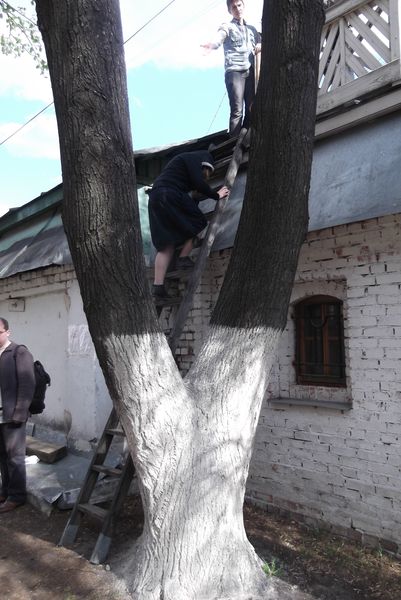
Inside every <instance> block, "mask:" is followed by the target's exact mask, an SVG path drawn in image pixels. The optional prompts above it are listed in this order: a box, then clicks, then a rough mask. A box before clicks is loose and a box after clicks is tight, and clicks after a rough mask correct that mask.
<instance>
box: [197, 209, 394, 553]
mask: <svg viewBox="0 0 401 600" xmlns="http://www.w3.org/2000/svg"><path fill="white" fill-rule="evenodd" d="M229 256H230V251H229V250H225V251H221V252H219V253H215V254H213V255H212V256H211V259H210V266H209V269H208V271H207V272H206V273H205V276H204V281H203V285H202V286H201V288H200V292H199V296H198V297H199V300H200V303H198V304H197V306H201V307H202V311H203V312H202V330H201V331H199V329H198V328H199V323H197V324H196V326H194V327H193V331H194V332H196V335H195V339H194V340H188V341H189V343H190V344H193V348H194V353H193V354H192V356H193V355H194V354H195V353H196V351H197V350H198V348H199V344H200V340H201V339H202V336H203V335H204V334H205V331H206V327H207V322H208V320H209V317H210V312H211V309H212V306H213V305H214V303H215V301H216V298H217V295H218V292H219V289H220V286H221V284H222V281H223V277H224V272H225V269H226V265H227V262H228V260H229ZM314 294H328V295H332V296H335V297H337V298H339V299H341V300H342V301H343V306H344V318H345V319H344V321H345V338H346V339H345V346H346V365H347V386H346V388H343V389H342V388H330V387H323V386H319V387H311V386H305V385H302V386H301V385H297V384H296V381H295V371H294V367H293V366H292V361H293V359H294V350H295V340H294V333H295V332H294V322H293V320H292V318H291V315H292V312H293V309H292V306H290V309H289V319H288V323H287V327H286V330H285V331H284V333H283V336H282V339H281V343H280V347H279V350H278V357H277V362H276V364H275V365H274V367H273V369H272V373H271V380H270V385H269V389H268V390H267V393H266V400H265V402H264V405H263V407H262V412H261V416H260V422H259V427H258V431H257V435H256V442H255V450H254V455H253V460H252V464H251V469H250V476H249V480H248V497H250V498H251V499H252V500H254V501H256V502H258V503H259V504H261V505H263V506H266V507H267V508H268V509H269V510H270V509H271V510H281V511H286V512H287V511H289V512H291V513H292V514H296V515H298V516H299V518H302V519H303V520H306V521H307V522H310V523H315V524H318V523H321V524H324V525H325V526H328V527H331V528H332V529H334V530H335V531H338V532H340V533H343V534H347V535H350V536H351V537H354V538H357V539H361V540H362V541H365V542H366V543H369V544H372V543H375V542H376V543H379V541H380V543H381V544H382V545H383V546H384V547H385V548H388V549H390V550H392V551H394V552H400V548H401V215H400V214H398V215H390V216H386V217H382V218H378V219H371V220H368V221H365V222H360V223H352V224H350V225H342V226H339V227H335V228H329V229H325V230H322V231H317V232H312V233H310V234H309V235H308V238H307V240H306V242H305V244H304V245H303V247H302V251H301V254H300V260H299V265H298V271H297V275H296V282H295V285H294V290H293V294H292V299H291V303H294V302H295V301H298V300H300V299H301V298H303V297H305V296H309V295H314ZM190 364H191V361H189V362H187V365H186V366H187V368H188V367H189V366H190ZM277 398H281V399H284V400H286V399H287V404H283V403H280V404H278V403H277V402H274V399H277ZM294 398H295V399H298V400H299V401H306V402H309V403H310V406H299V405H294V404H293V405H291V404H289V403H288V401H289V399H294ZM321 401H323V402H327V401H334V402H338V403H343V404H345V405H346V404H347V403H348V406H350V407H352V408H351V409H350V410H345V409H344V410H339V409H332V408H326V407H321V406H319V407H315V406H313V403H314V402H321Z"/></svg>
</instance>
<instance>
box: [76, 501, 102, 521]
mask: <svg viewBox="0 0 401 600" xmlns="http://www.w3.org/2000/svg"><path fill="white" fill-rule="evenodd" d="M78 509H79V510H80V511H81V512H83V513H85V514H86V515H89V516H91V517H94V518H95V519H97V520H98V521H102V522H103V521H104V519H105V518H106V516H107V510H105V509H104V508H101V507H100V506H96V504H90V503H89V502H85V503H83V504H79V505H78Z"/></svg>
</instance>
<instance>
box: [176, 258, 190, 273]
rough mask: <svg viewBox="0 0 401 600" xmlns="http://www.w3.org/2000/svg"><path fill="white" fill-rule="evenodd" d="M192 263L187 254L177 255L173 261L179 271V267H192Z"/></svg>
mask: <svg viewBox="0 0 401 600" xmlns="http://www.w3.org/2000/svg"><path fill="white" fill-rule="evenodd" d="M194 264H195V263H194V261H193V260H191V259H190V258H189V256H183V257H181V256H179V257H178V258H177V260H176V261H175V266H176V269H177V271H179V270H180V269H193V268H194Z"/></svg>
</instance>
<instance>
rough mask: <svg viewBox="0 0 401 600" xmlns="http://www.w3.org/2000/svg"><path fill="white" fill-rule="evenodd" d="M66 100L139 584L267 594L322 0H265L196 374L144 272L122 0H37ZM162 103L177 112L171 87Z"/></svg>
mask: <svg viewBox="0 0 401 600" xmlns="http://www.w3.org/2000/svg"><path fill="white" fill-rule="evenodd" d="M36 5H37V14H38V22H39V27H40V30H41V33H42V36H43V39H44V43H45V48H46V54H47V59H48V65H49V70H50V75H51V81H52V87H53V93H54V102H55V107H56V114H57V121H58V128H59V136H60V149H61V162H62V171H63V192H64V201H63V220H64V225H65V229H66V232H67V236H68V240H69V244H70V249H71V254H72V257H73V261H74V266H75V270H76V274H77V278H78V281H79V285H80V289H81V294H82V299H83V305H84V310H85V313H86V316H87V320H88V324H89V329H90V333H91V336H92V339H93V342H94V345H95V349H96V353H97V356H98V359H99V362H100V365H101V368H102V370H103V373H104V376H105V379H106V382H107V386H108V389H109V392H110V395H111V398H112V400H113V403H114V405H115V406H116V408H117V410H118V412H119V414H120V418H121V421H122V424H123V426H124V429H125V432H126V435H127V438H128V444H129V448H130V451H131V453H132V456H133V459H134V463H135V467H136V470H137V473H138V479H139V485H140V491H141V497H142V501H143V506H144V512H145V525H144V531H143V535H142V537H141V538H140V539H139V541H138V542H137V543H135V544H133V549H132V553H131V554H130V555H128V556H127V557H126V565H125V567H126V571H125V572H126V580H127V583H128V585H129V589H130V593H131V596H132V598H135V599H138V600H139V599H141V600H156V599H157V600H160V599H164V600H201V599H202V598H204V599H207V600H210V599H223V598H229V599H231V600H233V599H237V598H238V599H239V598H252V599H256V598H259V597H260V598H262V597H263V598H268V597H270V596H269V593H268V591H267V590H268V580H267V579H266V577H265V575H264V573H263V571H262V568H261V561H260V559H259V558H258V557H257V556H256V554H255V552H254V550H253V548H252V546H251V545H250V544H249V542H248V540H247V537H246V534H245V531H244V525H243V517H242V507H243V500H244V493H245V483H246V479H247V473H248V465H249V462H250V458H251V451H252V443H253V438H254V434H255V428H256V424H257V421H258V415H259V411H260V406H261V402H262V399H263V395H264V391H265V389H266V385H267V381H268V376H269V371H270V368H271V364H272V361H273V358H274V355H275V349H276V345H277V341H278V339H279V336H280V333H281V331H282V329H283V327H284V326H285V323H286V315H287V308H288V302H289V297H290V292H291V288H292V285H293V279H294V274H295V270H296V266H297V259H298V253H299V249H300V246H301V244H302V241H303V240H304V238H305V234H306V228H307V221H308V210H307V199H308V191H309V180H310V167H311V157H312V146H313V137H314V123H315V110H316V106H315V104H316V89H317V67H318V59H319V40H320V31H321V27H322V23H323V2H322V0H280V1H279V2H277V1H275V2H271V1H268V0H266V2H265V7H264V13H263V40H264V42H263V50H262V72H261V76H260V81H259V89H258V93H257V98H256V101H255V105H254V109H253V115H252V119H253V121H252V147H251V153H250V160H249V168H248V179H247V188H246V193H245V199H244V207H243V211H242V216H241V222H240V226H239V230H238V234H237V238H236V242H235V248H234V251H233V255H232V259H231V262H230V266H229V269H228V272H227V275H226V278H225V281H224V285H223V288H222V290H221V293H220V297H219V300H218V303H217V306H216V309H215V311H214V313H213V317H212V320H211V325H210V330H209V334H208V337H207V339H206V340H205V343H204V344H203V346H202V348H201V350H200V352H199V355H198V356H197V358H196V360H195V363H194V365H193V368H192V369H191V371H190V372H189V373H188V375H187V376H186V378H185V379H184V380H183V379H182V378H181V375H180V373H179V371H178V369H177V366H176V364H175V362H174V358H173V356H172V354H171V352H170V350H169V347H168V344H167V341H166V339H165V336H164V335H163V333H162V331H161V330H160V327H159V324H158V321H157V318H156V313H155V308H154V306H153V304H152V299H151V296H150V292H149V289H148V285H147V280H146V278H145V266H144V259H143V256H142V243H141V234H140V226H139V215H138V206H137V199H136V192H135V169H134V158H133V150H132V143H131V131H130V121H129V112H128V100H127V86H126V70H125V64H124V54H123V38H122V30H121V23H120V15H119V5H118V0H63V1H58V2H55V1H54V0H36ZM160 110H163V101H162V96H161V98H160Z"/></svg>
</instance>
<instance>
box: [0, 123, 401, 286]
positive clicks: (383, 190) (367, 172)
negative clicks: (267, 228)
mask: <svg viewBox="0 0 401 600" xmlns="http://www.w3.org/2000/svg"><path fill="white" fill-rule="evenodd" d="M224 137H225V134H224V133H222V132H219V133H217V134H214V135H210V136H206V137H205V138H200V139H197V140H189V141H187V142H184V143H183V144H177V145H172V146H164V147H161V148H152V149H149V150H146V151H145V150H143V151H139V152H137V153H136V154H135V158H136V169H137V172H138V181H139V183H140V184H141V183H146V182H147V181H148V182H149V181H151V180H152V178H154V177H155V176H156V175H157V173H158V172H159V171H160V168H161V167H162V165H163V164H164V163H165V161H166V160H169V159H170V158H171V157H172V156H173V155H175V154H177V153H179V152H182V151H184V150H185V151H189V150H192V149H193V150H195V149H199V148H207V147H208V146H209V144H210V143H211V142H213V143H220V142H221V141H222V140H224ZM400 157H401V112H400V111H398V112H395V113H393V114H391V115H387V116H385V117H382V118H380V119H377V120H376V121H372V122H370V123H367V124H364V125H362V126H359V127H355V128H353V129H350V130H347V131H345V132H342V133H341V134H338V135H336V136H333V137H330V138H326V139H323V140H319V141H318V142H317V143H316V145H315V150H314V157H313V164H312V178H311V189H310V196H309V213H310V221H309V230H310V231H314V230H318V229H324V228H327V227H333V226H336V225H344V224H347V223H351V222H355V221H362V220H366V219H370V218H374V217H379V216H383V215H387V214H392V213H397V212H401V164H400V160H401V159H400ZM245 185H246V170H244V169H243V170H242V171H241V172H240V173H239V175H238V177H237V179H236V181H235V185H234V187H233V190H232V192H231V195H230V200H229V202H228V203H227V207H226V210H225V213H224V215H223V222H222V224H221V227H220V230H219V232H218V234H217V236H216V239H215V244H214V247H213V249H214V250H219V249H223V248H229V247H231V246H232V244H233V241H234V237H235V233H236V230H237V227H238V221H239V217H240V214H241V208H242V201H243V197H244V191H245ZM138 196H139V205H140V215H141V229H142V237H143V241H144V252H145V255H146V256H147V257H148V258H149V261H148V262H150V259H151V256H152V255H154V250H153V249H152V245H151V242H150V233H149V223H148V220H147V196H146V194H144V192H143V190H141V189H140V190H139V193H138ZM61 202H62V185H61V184H60V185H59V186H57V187H55V188H53V189H52V190H50V191H49V192H46V193H44V194H41V196H39V197H38V198H35V199H34V200H32V201H31V202H28V203H27V204H25V205H24V206H22V207H20V208H18V209H14V210H12V211H9V212H8V213H7V214H6V215H4V216H3V217H1V218H0V278H4V277H9V276H10V275H14V274H15V273H19V272H23V271H28V270H32V269H37V268H40V267H46V266H49V265H52V264H57V265H61V264H71V256H70V253H69V249H68V244H67V240H66V236H65V233H64V229H63V226H62V222H61V216H60V213H61ZM200 206H201V208H202V210H205V211H210V210H211V209H213V207H214V201H212V200H206V201H205V202H202V203H201V204H200Z"/></svg>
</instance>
